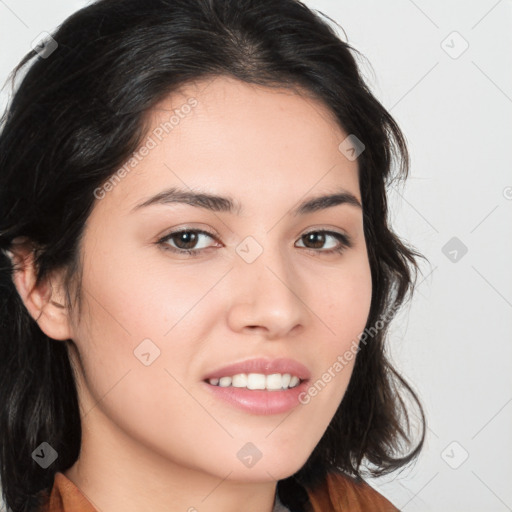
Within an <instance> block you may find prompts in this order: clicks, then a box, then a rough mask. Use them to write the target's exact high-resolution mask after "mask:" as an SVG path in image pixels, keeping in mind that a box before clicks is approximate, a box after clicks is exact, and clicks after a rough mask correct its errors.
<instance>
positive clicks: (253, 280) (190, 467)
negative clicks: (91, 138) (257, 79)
mask: <svg viewBox="0 0 512 512" xmlns="http://www.w3.org/2000/svg"><path fill="white" fill-rule="evenodd" d="M190 97H194V98H196V100H197V101H198V104H197V106H196V107H195V108H193V109H192V111H191V113H190V114H188V115H187V116H186V117H184V118H183V119H181V120H180V123H179V125H177V126H176V127H175V128H174V129H173V130H172V131H170V132H169V133H168V134H166V136H165V137H164V138H163V139H162V141H161V142H159V144H158V145H157V146H156V147H155V148H153V149H152V150H151V151H150V152H149V154H148V155H147V156H146V157H145V158H144V159H143V160H142V161H141V162H140V163H139V164H138V165H137V166H136V167H135V168H134V169H133V170H131V172H129V173H128V174H127V175H126V176H125V177H124V178H123V179H122V180H121V182H120V183H118V184H117V185H116V186H115V187H114V188H113V190H111V191H110V192H108V193H107V194H106V195H105V197H104V198H103V199H101V200H97V202H96V204H95V207H94V209H93V211H92V213H91V215H90V217H89V219H88V221H87V224H86V227H85V233H84V239H83V245H82V247H81V251H82V253H81V256H82V261H83V282H82V286H83V301H84V307H83V312H82V315H81V317H80V318H79V319H78V318H75V315H73V313H72V312H69V311H68V310H67V309H63V308H62V307H59V306H58V304H59V303H60V304H63V303H64V291H63V286H62V282H61V276H60V274H58V273H55V274H54V275H53V276H52V279H51V281H50V280H48V281H46V282H45V283H42V284H41V286H39V287H37V288H36V287H34V286H33V284H34V273H33V267H32V265H31V258H30V253H29V252H23V250H22V249H21V248H20V251H19V252H18V253H16V254H18V256H19V257H20V258H25V263H26V265H25V268H24V270H23V271H20V272H18V273H17V274H16V276H15V284H16V286H17V288H18V291H19V293H20V295H21V297H22V298H23V300H24V302H25V305H26V306H27V309H28V310H29V312H30V313H31V314H32V316H33V317H34V318H36V319H37V321H38V324H39V326H40V328H41V329H42V330H43V331H44V332H45V333H46V334H48V335H49V336H50V337H52V338H54V339H56V340H66V343H67V344H68V347H69V353H70V357H71V358H72V361H73V364H74V365H75V372H76V378H77V386H78V392H79V401H80V408H81V421H82V430H83V438H82V451H81V456H80V458H79V459H78V460H77V462H76V463H75V464H74V465H73V466H72V467H71V468H69V469H68V470H67V471H65V472H64V473H65V474H66V476H67V477H68V478H70V479H71V480H72V481H73V482H74V483H75V484H76V485H77V486H78V487H79V488H80V490H81V491H82V492H83V493H84V494H85V495H86V496H87V498H88V499H89V501H91V503H92V504H93V505H94V506H95V507H96V508H97V509H98V510H100V511H108V512H118V511H119V512H120V511H123V512H132V511H133V512H135V511H140V510H152V511H154V512H160V511H161V512H163V511H166V512H171V511H189V512H193V511H199V512H214V511H217V512H219V511H223V512H230V511H233V512H234V511H238V510H242V509H244V510H248V511H253V512H256V511H258V512H261V511H266V512H271V510H272V508H273V503H274V498H275V491H276V483H277V481H278V480H280V479H283V478H286V477H288V476H290V475H292V474H293V473H295V472H296V471H297V470H298V469H300V468H301V467H302V465H303V464H304V463H305V462H306V460H307V458H308V457H309V455H310V454H311V452H312V451H313V449H314V447H315V446H316V444H317V443H318V441H319V440H320V438H321V437H322V435H323V434H324V432H325V430H326V428H327V426H328V424H329V422H330V421H331V419H332V417H333V415H334V413H335V412H336V409H337V407H338V405H339V404H340V402H341V400H342V398H343V395H344V393H345V390H346V388H347V385H348V382H349V379H350V376H351V374H352V369H353V364H354V359H353V360H352V361H351V362H349V364H347V365H346V366H345V367H344V368H343V370H342V371H340V372H339V373H337V374H336V376H335V377H334V378H332V380H331V382H330V383H328V384H327V385H326V386H325V388H324V389H323V390H322V391H321V392H319V393H318V395H317V396H316V397H314V398H312V399H311V401H310V402H309V403H308V404H307V405H303V404H299V405H298V406H297V407H295V408H294V409H293V410H292V411H291V412H287V413H283V414H277V415H255V414H251V413H248V412H246V411H243V410H239V409H236V408H234V407H233V406H231V405H229V404H227V403H224V402H223V401H220V400H219V399H217V398H215V397H213V396H211V395H210V393H207V392H206V390H205V389H204V384H203V383H202V380H203V378H204V376H205V375H206V373H208V372H210V371H212V370H214V369H216V368H219V367H222V366H224V365H227V364H229V363H233V362H238V361H243V360H245V359H250V358H253V357H270V358H274V357H290V358H294V359H296V360H298V361H300V362H302V363H303V364H305V365H306V366H307V367H308V368H309V370H310V371H311V375H312V379H311V382H312V383H314V382H315V381H317V380H318V379H321V377H322V374H323V373H324V372H326V371H327V370H328V369H329V368H330V367H332V365H333V364H334V362H335V361H336V359H337V357H338V356H339V355H341V354H343V353H344V352H345V351H346V350H347V349H349V348H350V346H351V343H352V342H353V340H357V339H358V335H359V334H360V333H361V332H362V331H363V330H364V327H365V324H366V320H367V317H368V313H369V308H370V300H371V293H372V284H371V275H370V267H369V263H368V255H367V248H366V244H365V238H364V234H363V217H362V210H361V209H360V208H357V207H355V206H352V205H349V204H342V205H338V206H335V207H331V208H328V209H324V210H320V211H317V212H313V213H310V214H307V215H302V216H299V217H292V216H291V215H290V213H289V212H290V210H291V209H292V208H293V207H294V206H296V204H297V203H298V202H299V201H302V200H304V199H306V198H310V197H314V196H317V195H323V194H326V193H333V192H336V191H338V190H339V189H340V188H343V189H344V190H346V191H348V192H350V193H352V194H353V195H355V196H356V197H357V198H358V199H359V201H361V195H360V189H359V180H358V164H357V160H354V161H351V160H349V159H347V158H346V157H345V155H344V154H342V152H341V151H340V150H339V149H338V145H339V144H340V142H341V141H343V140H344V139H345V138H346V136H347V135H348V134H347V133H345V132H344V131H343V130H342V129H341V128H340V127H339V125H338V124H337V123H336V122H335V121H334V119H333V117H332V115H331V114H330V112H329V110H328V109H327V107H326V106H324V105H323V104H322V103H320V102H319V101H317V100H315V99H312V98H310V97H307V96H305V95H299V94H297V93H296V92H293V91H291V90H286V89H270V88H266V87H262V86H256V85H252V84H251V85H250V84H246V83H242V82H239V81H237V80H234V79H232V78H226V77H217V78H215V79H214V80H211V81H209V82H197V83H195V84H189V85H188V86H187V87H185V88H183V89H182V90H181V92H179V93H174V94H173V95H171V96H169V97H168V98H166V99H165V100H164V101H163V102H162V103H161V104H160V105H159V106H158V109H155V110H154V111H153V112H152V115H151V117H150V120H151V127H150V130H153V129H154V128H155V127H158V125H159V124H160V123H161V122H162V121H163V120H167V119H169V115H170V111H171V110H172V109H175V108H179V107H180V106H181V105H183V104H184V103H185V102H186V101H187V99H188V98H190ZM171 186H179V187H185V188H188V187H190V188H192V189H195V190H201V191H206V192H210V193H216V194H219V195H229V196H232V197H234V198H236V199H237V200H238V201H240V203H241V204H242V206H243V208H244V214H243V215H240V216H238V215H236V214H230V213H226V212H216V213H213V212H210V211H207V210H203V209H199V208H195V207H193V206H191V205H186V204H177V203H174V204H167V205H165V204H160V205H153V206H149V207H147V208H141V209H138V210H136V211H135V212H130V210H131V209H132V208H133V207H134V206H135V205H137V204H139V203H141V202H143V201H144V200H146V199H147V198H149V197H151V196H153V195H155V194H157V193H159V192H161V191H163V190H165V189H167V188H169V187H171ZM183 227H186V228H190V229H205V230H207V231H210V232H212V233H214V234H216V236H217V239H215V238H210V237H208V236H206V235H201V236H200V238H199V239H198V241H197V244H196V246H194V245H193V244H189V247H190V248H195V247H197V248H206V247H209V248H207V249H205V250H204V251H203V252H202V254H201V255H199V256H197V257H190V256H187V255H178V254H174V253H172V252H170V251H166V250H165V248H164V247H165V246H166V244H167V247H169V246H171V247H175V248H176V247H184V242H183V238H179V237H175V238H174V239H173V240H170V241H167V242H166V244H165V243H161V244H158V240H159V239H161V238H162V237H163V236H164V235H166V234H169V233H170V232H171V231H173V230H175V229H177V228H183ZM312 228H315V229H318V230H320V229H330V230H332V231H335V232H341V233H346V234H348V235H349V236H350V238H351V239H352V247H350V248H348V247H347V248H345V250H344V251H343V252H342V253H340V254H336V253H334V254H325V252H323V251H325V250H327V249H330V248H333V247H337V246H339V242H338V241H337V239H336V238H334V237H332V236H330V235H329V236H327V237H326V238H325V242H324V243H323V245H322V243H321V242H320V243H317V245H314V243H312V242H309V244H308V240H307V239H306V240H305V239H303V238H301V237H302V236H303V235H304V234H305V233H307V232H309V231H311V230H312ZM247 236H252V237H253V238H254V239H255V240H256V241H257V242H258V243H259V245H260V246H261V247H262V249H263V252H262V254H261V255H260V256H259V257H258V258H257V259H256V260H255V261H254V262H252V263H250V264H249V263H247V262H246V261H244V259H242V258H241V257H240V256H239V255H238V254H237V252H236V247H237V246H238V244H240V242H242V240H244V239H245V238H246V237H247ZM180 240H181V245H178V244H179V243H180ZM173 241H174V245H173ZM50 295H51V301H50ZM166 333H167V334H166ZM146 338H149V339H151V340H152V342H153V343H154V344H155V345H156V346H158V348H159V349H160V356H159V357H158V358H156V359H155V360H154V362H153V363H152V364H151V365H149V366H145V365H144V364H142V363H141V362H140V361H139V360H138V359H137V358H136V357H135V356H134V353H133V351H134V350H135V349H136V347H137V346H138V345H139V344H140V343H141V341H142V340H144V339H146ZM71 340H72V341H71ZM56 342H57V341H56ZM247 442H252V443H253V444H254V445H256V447H257V448H258V449H259V451H260V452H261V453H262V457H261V459H260V460H259V461H258V462H257V463H256V464H255V465H254V466H252V467H250V468H248V467H246V466H245V465H244V464H242V463H241V462H240V460H239V459H238V458H237V455H236V454H237V452H238V450H240V448H241V447H242V446H244V445H245V444H246V443H247Z"/></svg>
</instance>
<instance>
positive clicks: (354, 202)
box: [130, 187, 362, 216]
mask: <svg viewBox="0 0 512 512" xmlns="http://www.w3.org/2000/svg"><path fill="white" fill-rule="evenodd" d="M172 203H183V204H188V205H191V206H195V207H197V208H204V209H205V210H210V211H212V212H227V213H231V214H236V215H240V214H241V213H242V212H243V207H242V205H241V203H240V202H239V201H237V200H236V199H233V198H231V197H223V196H219V195H215V194H209V193H206V192H193V191H192V192H191V191H187V190H183V189H179V188H177V187H173V188H170V189H168V190H164V191H163V192H160V193H159V194H156V195H155V196H152V197H150V198H149V199H147V200H145V201H144V202H142V203H140V204H137V205H135V206H134V207H133V208H132V209H131V211H130V213H131V212H134V211H137V210H140V209H141V208H146V207H148V206H151V205H155V204H172ZM341 204H348V205H351V206H355V207H357V208H360V209H362V205H361V203H360V202H359V199H357V197H356V196H354V195H353V194H352V193H350V192H347V191H346V190H340V191H337V192H335V193H333V194H328V195H323V196H318V197H313V198H310V199H307V200H305V201H303V202H302V203H300V204H299V205H298V206H297V207H296V208H294V209H293V210H292V211H291V214H292V215H293V216H298V215H306V214H308V213H313V212H316V211H319V210H325V209H327V208H332V207H333V206H338V205H341Z"/></svg>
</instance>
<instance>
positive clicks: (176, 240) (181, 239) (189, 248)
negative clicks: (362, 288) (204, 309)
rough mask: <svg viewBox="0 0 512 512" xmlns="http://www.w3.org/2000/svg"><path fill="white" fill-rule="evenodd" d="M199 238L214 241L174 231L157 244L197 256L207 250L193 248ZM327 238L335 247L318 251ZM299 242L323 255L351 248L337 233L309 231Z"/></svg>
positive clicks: (199, 233)
mask: <svg viewBox="0 0 512 512" xmlns="http://www.w3.org/2000/svg"><path fill="white" fill-rule="evenodd" d="M201 236H206V237H209V238H211V239H214V240H215V239H216V237H215V235H213V234H212V233H208V232H207V231H203V230H201V229H182V230H180V231H174V232H173V233H170V234H168V235H166V236H165V237H163V238H161V239H160V240H159V241H158V242H157V243H158V244H160V245H163V247H164V249H165V250H169V251H172V252H174V253H178V254H187V255H189V256H198V255H200V254H201V253H202V252H203V251H204V250H206V249H208V248H209V247H199V248H197V247H195V246H196V244H197V242H198V240H199V239H200V237H201ZM329 237H330V238H333V239H335V240H336V241H337V245H336V244H335V245H334V246H331V247H330V248H328V249H324V250H319V247H318V246H323V245H324V244H325V243H326V240H327V239H328V238H329ZM299 240H300V241H302V240H305V241H306V243H310V244H313V245H316V247H314V248H309V247H306V249H309V250H311V251H313V252H316V253H323V254H330V253H342V252H343V251H344V250H345V249H346V248H349V247H352V241H351V239H350V237H349V236H348V235H346V234H344V233H338V232H337V231H327V230H317V231H310V232H309V233H306V234H304V235H302V236H301V237H300V238H299ZM171 241H172V243H173V244H174V245H175V246H174V247H173V246H171V245H170V244H169V242H171ZM331 245H332V244H331ZM210 247H211V246H210Z"/></svg>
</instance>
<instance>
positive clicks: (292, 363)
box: [203, 357, 311, 392]
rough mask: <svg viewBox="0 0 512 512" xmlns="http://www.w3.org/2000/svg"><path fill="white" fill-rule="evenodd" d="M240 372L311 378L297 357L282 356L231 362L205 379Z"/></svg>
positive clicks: (302, 378) (218, 377) (229, 375)
mask: <svg viewBox="0 0 512 512" xmlns="http://www.w3.org/2000/svg"><path fill="white" fill-rule="evenodd" d="M238 373H262V374H264V375H271V374H273V373H289V374H291V375H296V376H297V377H298V378H299V379H300V380H302V381H304V380H309V379H310V378H311V373H310V371H309V370H308V368H307V367H306V366H304V365H303V364H302V363H299V362H298V361H296V360H295V359H289V358H286V357H281V358H277V359H269V358H257V359H249V360H246V361H241V362H238V363H234V364H230V365H228V366H223V367H222V368H218V369H216V370H214V371H212V372H210V373H208V374H207V375H206V376H205V377H204V379H203V380H204V381H206V380H208V379H215V378H217V379H220V378H221V377H232V376H233V375H237V374H238ZM292 389H293V388H292ZM251 392H252V390H251Z"/></svg>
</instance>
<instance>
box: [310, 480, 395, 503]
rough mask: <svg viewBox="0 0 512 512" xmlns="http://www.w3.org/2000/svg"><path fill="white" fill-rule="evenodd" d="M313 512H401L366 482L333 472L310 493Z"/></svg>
mask: <svg viewBox="0 0 512 512" xmlns="http://www.w3.org/2000/svg"><path fill="white" fill-rule="evenodd" d="M308 495H309V500H310V503H311V505H312V512H327V511H332V512H338V511H339V512H363V511H366V510H371V511H372V512H399V509H398V508H396V507H395V506H394V505H393V504H392V503H391V502H390V501H389V500H388V499H387V498H385V497H384V496H383V495H382V494H380V493H379V492H377V491H376V490H375V489H374V488H373V487H371V486H370V485H369V484H367V483H366V482H365V481H364V480H356V479H355V478H353V477H350V476H348V475H345V474H343V473H341V472H331V473H329V474H328V475H327V478H326V481H325V482H323V483H322V485H319V486H317V487H316V488H314V489H312V490H310V491H309V492H308Z"/></svg>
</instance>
